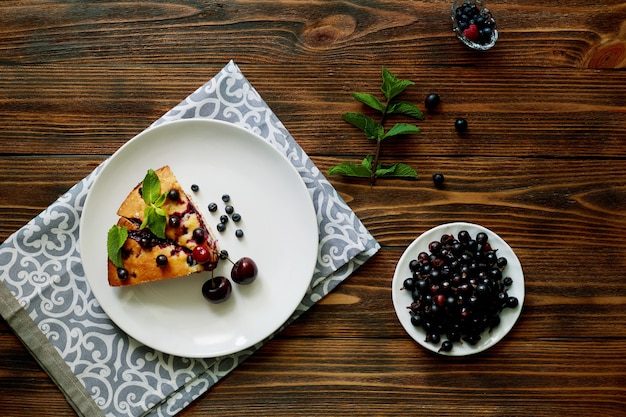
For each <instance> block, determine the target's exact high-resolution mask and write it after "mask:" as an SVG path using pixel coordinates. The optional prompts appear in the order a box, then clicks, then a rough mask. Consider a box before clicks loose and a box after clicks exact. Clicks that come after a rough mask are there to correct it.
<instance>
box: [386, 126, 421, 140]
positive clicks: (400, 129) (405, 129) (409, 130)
mask: <svg viewBox="0 0 626 417" xmlns="http://www.w3.org/2000/svg"><path fill="white" fill-rule="evenodd" d="M419 132H420V130H419V128H418V127H417V126H413V125H410V124H407V123H396V124H395V125H393V127H392V128H391V129H389V131H388V132H387V133H385V136H384V137H383V139H387V138H390V137H392V136H398V135H412V134H417V133H419Z"/></svg>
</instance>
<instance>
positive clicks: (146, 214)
mask: <svg viewBox="0 0 626 417" xmlns="http://www.w3.org/2000/svg"><path fill="white" fill-rule="evenodd" d="M152 216H154V207H153V206H152V205H149V206H148V207H146V208H145V209H144V210H143V221H142V222H141V226H139V228H140V229H144V228H146V227H148V225H149V224H150V219H151V218H152Z"/></svg>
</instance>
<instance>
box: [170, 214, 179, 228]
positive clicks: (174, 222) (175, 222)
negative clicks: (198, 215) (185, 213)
mask: <svg viewBox="0 0 626 417" xmlns="http://www.w3.org/2000/svg"><path fill="white" fill-rule="evenodd" d="M167 224H168V225H169V226H170V227H172V228H174V229H176V228H178V227H180V216H178V215H176V214H172V215H171V216H170V218H169V219H168V220H167Z"/></svg>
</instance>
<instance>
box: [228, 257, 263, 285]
mask: <svg viewBox="0 0 626 417" xmlns="http://www.w3.org/2000/svg"><path fill="white" fill-rule="evenodd" d="M257 273H258V268H257V266H256V263H255V262H254V261H253V260H252V259H250V258H248V257H245V256H244V257H243V258H241V259H239V260H238V261H237V262H235V263H234V264H233V268H232V270H231V271H230V277H231V278H232V279H233V281H235V282H236V283H237V284H242V285H247V284H251V283H252V282H254V280H255V279H256V276H257Z"/></svg>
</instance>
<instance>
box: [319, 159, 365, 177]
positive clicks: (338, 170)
mask: <svg viewBox="0 0 626 417" xmlns="http://www.w3.org/2000/svg"><path fill="white" fill-rule="evenodd" d="M328 174H330V175H333V174H338V175H345V176H347V177H361V178H369V177H370V176H371V175H372V171H371V170H370V169H369V168H367V167H365V166H363V165H357V164H355V163H354V162H342V163H341V164H338V165H335V166H334V167H332V168H331V169H329V170H328Z"/></svg>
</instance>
